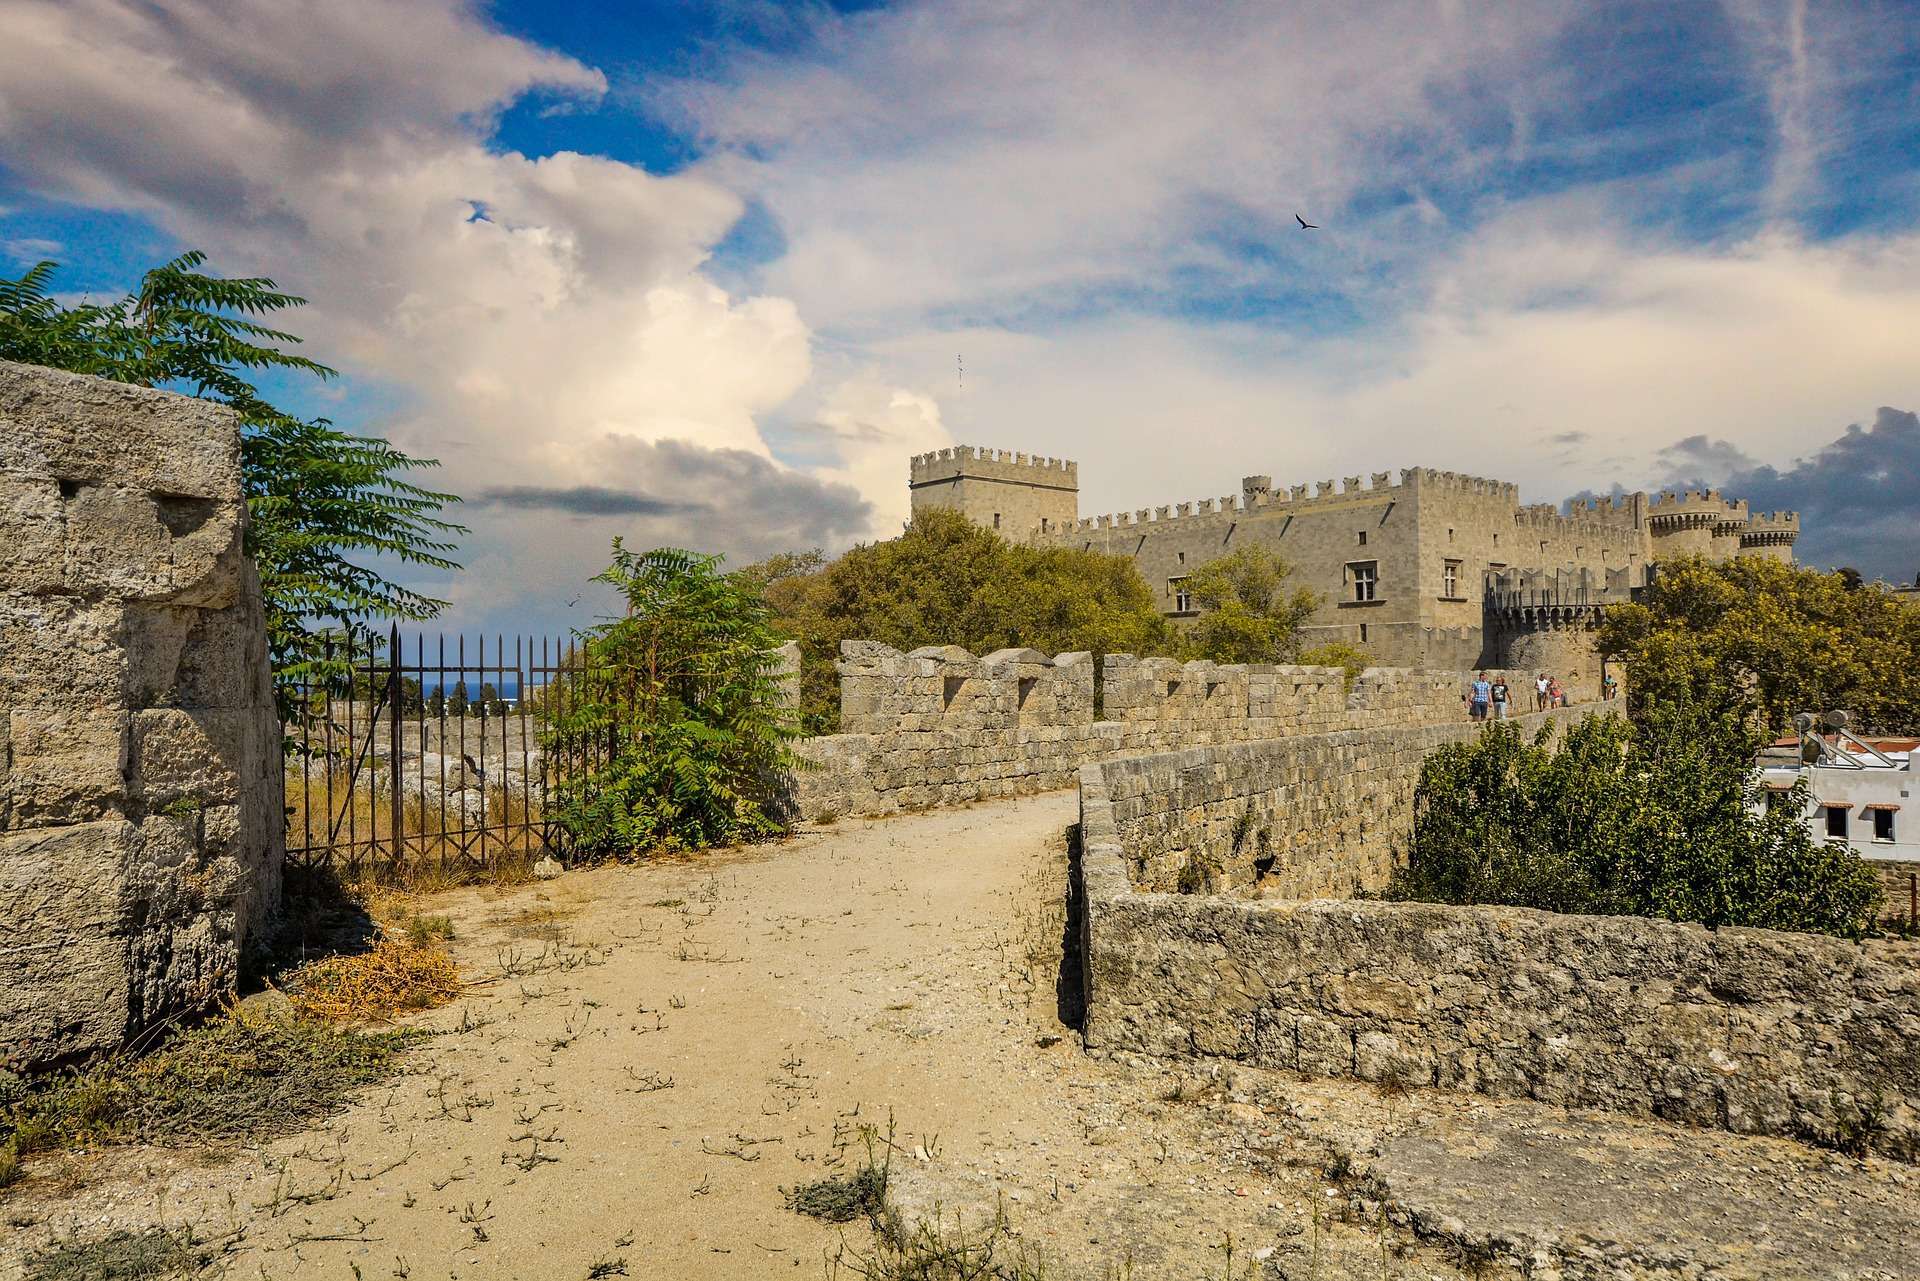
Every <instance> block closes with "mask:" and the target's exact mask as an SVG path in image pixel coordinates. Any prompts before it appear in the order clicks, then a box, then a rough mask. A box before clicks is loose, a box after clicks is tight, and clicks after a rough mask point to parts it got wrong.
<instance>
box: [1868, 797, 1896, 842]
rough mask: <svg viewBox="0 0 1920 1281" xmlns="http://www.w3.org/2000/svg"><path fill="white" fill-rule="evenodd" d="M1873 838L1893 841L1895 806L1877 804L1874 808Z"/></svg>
mask: <svg viewBox="0 0 1920 1281" xmlns="http://www.w3.org/2000/svg"><path fill="white" fill-rule="evenodd" d="M1873 839H1874V840H1876V841H1882V842H1885V843H1887V844H1892V843H1893V807H1892V806H1891V805H1877V806H1875V807H1874V809H1873Z"/></svg>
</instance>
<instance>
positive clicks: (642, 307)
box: [0, 0, 1920, 628]
mask: <svg viewBox="0 0 1920 1281" xmlns="http://www.w3.org/2000/svg"><path fill="white" fill-rule="evenodd" d="M4 4H5V9H6V11H7V22H8V29H9V33H10V36H12V37H13V38H11V39H10V40H9V41H8V42H7V44H6V45H5V47H3V48H0V255H3V256H4V258H5V260H6V266H8V267H10V268H15V269H17V268H19V267H21V266H24V265H25V264H27V263H28V262H30V261H32V260H34V259H36V258H39V257H43V256H44V257H52V258H56V259H58V260H59V261H61V262H62V264H63V266H64V269H63V273H62V276H61V278H60V282H59V284H60V287H61V288H62V289H64V290H67V291H70V292H75V293H80V292H89V291H91V292H114V291H117V290H119V289H122V288H125V287H126V286H127V285H129V284H130V283H131V282H132V280H133V279H134V277H135V276H136V274H137V272H138V270H139V269H140V268H141V267H142V266H144V265H146V264H148V263H150V262H153V261H155V260H158V259H160V258H162V257H164V256H167V255H169V254H171V253H174V252H177V251H178V250H180V249H182V248H185V247H188V246H198V247H200V248H203V249H206V250H207V251H208V252H209V253H210V254H212V256H213V258H214V261H215V263H216V265H217V266H218V267H219V268H220V269H221V270H224V271H228V272H234V273H238V272H266V273H267V274H270V275H273V276H275V277H277V278H278V279H279V280H280V281H281V282H282V283H283V284H284V285H285V286H287V287H288V288H290V289H293V290H294V291H296V292H299V293H302V294H304V295H306V296H307V297H309V298H310V299H311V306H310V307H309V308H308V309H307V310H306V311H305V312H304V313H303V314H302V315H301V316H300V317H299V320H298V322H297V323H298V328H299V329H300V331H301V332H302V333H304V334H306V335H307V336H308V338H309V340H310V341H309V347H310V350H311V354H314V355H316V356H318V357H320V358H322V359H324V360H326V361H328V362H329V363H331V364H334V365H337V366H338V367H340V369H341V370H342V371H343V373H344V375H345V377H343V378H342V379H341V380H340V381H339V382H338V383H336V384H332V385H330V386H328V387H326V388H304V389H303V388H299V387H293V388H289V389H287V395H288V397H289V398H290V399H295V400H297V401H298V402H299V403H300V404H301V405H302V406H303V407H304V408H306V409H308V410H309V411H311V412H315V413H325V414H328V415H329V416H331V417H333V418H335V419H336V420H337V421H340V422H342V423H344V424H346V425H348V426H352V427H355V428H359V429H363V430H367V431H373V432H379V433H382V434H386V435H389V436H391V437H392V438H394V439H395V440H396V441H398V442H399V443H400V444H401V445H402V446H403V447H405V448H408V449H410V450H413V451H414V452H417V453H423V454H430V455H437V456H439V457H441V458H442V459H443V460H444V461H445V463H446V466H445V469H444V474H443V475H442V477H440V479H442V480H444V481H445V483H446V484H448V485H449V486H450V487H451V488H454V489H455V490H457V491H458V492H461V493H462V494H464V495H466V496H467V497H468V499H469V502H468V503H467V504H466V505H465V507H464V509H463V516H462V519H464V520H465V522H466V523H467V524H468V525H469V526H470V527H471V528H472V530H473V533H472V535H471V536H470V538H469V539H468V543H467V546H466V549H465V554H464V555H465V560H466V562H467V564H468V566H469V569H468V571H467V572H466V573H464V574H461V575H458V576H455V577H451V578H448V579H446V580H445V581H442V582H431V581H426V582H423V583H422V585H423V586H426V587H429V588H430V589H435V590H438V591H440V592H441V593H442V594H445V595H447V596H448V597H449V598H450V599H452V600H453V601H454V602H455V607H454V609H453V611H452V612H451V614H450V615H449V619H448V622H449V623H450V624H451V625H455V626H484V627H488V628H496V627H512V628H532V627H543V628H551V627H557V626H563V625H565V624H566V623H568V622H570V621H573V620H574V619H575V617H576V616H577V614H578V612H579V610H580V609H582V608H588V607H591V603H592V598H591V594H590V593H589V599H588V601H587V602H586V603H585V604H583V605H581V606H577V607H572V608H569V606H568V605H567V603H566V602H567V601H568V600H571V599H572V598H573V597H574V596H575V595H576V594H577V593H578V592H579V591H580V589H581V588H580V585H581V584H582V583H583V582H584V580H585V579H586V578H587V577H589V576H590V575H591V574H592V573H593V572H594V571H595V570H596V569H597V568H599V566H600V564H601V563H602V562H603V561H604V558H605V551H606V546H607V542H608V540H609V539H610V538H611V537H612V536H613V535H614V534H616V533H619V534H624V535H626V536H627V537H628V538H629V539H630V540H632V541H640V542H671V543H681V544H687V545H693V546H699V547H704V548H710V549H713V550H718V551H725V552H727V553H728V554H729V555H730V556H732V557H734V558H736V559H739V558H751V557H756V556H760V555H765V554H767V553H769V552H771V551H775V550H780V549H782V548H787V547H795V546H812V545H821V546H825V547H828V548H829V549H832V548H835V547H839V546H844V545H846V544H847V543H848V542H851V541H853V540H855V539H859V538H867V537H873V536H883V535H884V534H885V533H886V532H888V531H889V530H890V529H893V528H897V524H898V521H899V520H900V518H901V516H902V515H903V509H904V503H905V487H904V471H905V456H906V455H908V454H911V453H914V452H919V451H921V450H924V449H927V448H935V447H938V446H940V445H944V444H948V443H954V442H961V441H964V442H968V443H980V444H991V445H997V446H1002V447H1011V448H1017V449H1024V450H1029V451H1033V452H1037V453H1042V454H1051V455H1057V456H1065V457H1073V458H1077V459H1078V460H1079V461H1080V462H1081V483H1082V486H1083V493H1082V503H1081V506H1082V511H1083V513H1085V514H1093V513H1096V512H1100V511H1108V510H1121V509H1129V508H1134V507H1140V506H1145V505H1148V504H1157V503H1168V502H1175V501H1179V500H1182V499H1185V498H1191V497H1195V496H1198V495H1203V494H1205V495H1211V494H1219V493H1224V492H1229V491H1231V490H1233V489H1235V488H1237V484H1238V479H1239V477H1240V476H1241V475H1243V474H1248V473H1254V472H1261V473H1270V474H1272V475H1273V476H1274V477H1275V479H1276V481H1280V482H1282V483H1300V482H1304V481H1310V480H1317V479H1321V478H1324V477H1328V476H1341V475H1349V474H1353V473H1364V472H1372V471H1376V470H1381V469H1383V468H1387V467H1396V466H1415V465H1423V466H1440V467H1446V468H1451V469H1455V470H1463V471H1469V472H1476V473H1480V474H1487V475H1493V476H1497V477H1500V478H1503V479H1511V480H1517V481H1519V482H1520V483H1521V485H1522V487H1523V490H1524V492H1525V494H1526V496H1527V498H1528V499H1529V500H1530V501H1545V500H1557V499H1559V498H1562V497H1564V496H1566V495H1568V494H1572V493H1575V492H1580V491H1585V490H1599V491H1604V490H1606V489H1608V488H1611V487H1613V486H1616V485H1625V486H1628V487H1642V486H1658V485H1662V484H1666V483H1673V482H1680V481H1696V480H1698V481H1704V482H1708V483H1721V482H1727V483H1734V482H1739V483H1743V484H1746V485H1748V486H1749V487H1751V488H1753V489H1754V490H1755V496H1756V498H1757V499H1758V498H1759V497H1760V495H1762V494H1764V495H1765V501H1766V502H1767V503H1787V502H1792V503H1795V504H1797V505H1800V506H1802V507H1804V508H1805V509H1806V513H1807V520H1808V522H1809V523H1810V524H1811V523H1813V522H1815V521H1821V522H1824V524H1825V528H1826V529H1827V531H1828V532H1827V533H1824V534H1822V535H1821V536H1819V537H1813V536H1811V535H1810V536H1809V537H1808V538H1807V539H1806V540H1805V542H1804V543H1803V548H1802V550H1803V551H1805V552H1807V553H1808V555H1809V558H1810V559H1812V558H1818V559H1823V560H1828V561H1835V562H1838V561H1846V562H1850V563H1855V564H1858V565H1860V567H1861V568H1863V569H1865V570H1867V571H1868V572H1869V573H1879V574H1885V575H1888V576H1897V577H1901V578H1911V577H1912V576H1913V573H1914V572H1915V570H1916V569H1920V535H1916V534H1915V533H1914V532H1913V531H1914V530H1916V529H1920V521H1917V520H1915V519H1914V517H1916V516H1920V492H1916V491H1920V486H1915V485H1910V484H1907V483H1905V482H1906V478H1907V475H1908V474H1910V473H1909V472H1908V471H1907V470H1905V469H1910V468H1920V422H1916V421H1915V420H1913V418H1912V415H1911V412H1910V411H1912V410H1913V409H1915V408H1916V407H1920V362H1915V361H1914V360H1913V359H1912V355H1911V351H1912V335H1913V334H1915V333H1920V160H1917V159H1916V158H1920V77H1916V76H1915V75H1914V74H1913V72H1912V68H1913V67H1914V66H1916V65H1920V11H1916V9H1915V8H1914V6H1912V5H1911V4H1907V3H1892V2H1887V3H1879V4H1875V3H1849V4H1844V5H1840V4H1832V5H1819V4H1813V3H1810V2H1808V0H1799V2H1796V0H1725V2H1724V3H1720V4H1708V3H1700V4H1689V5H1677V6H1676V5H1665V4H1651V3H1647V4H1613V5H1600V6H1595V5H1590V4H1582V3H1572V2H1571V0H1568V2H1567V3H1554V2H1552V0H1542V2H1540V3H1535V4H1528V5H1525V6H1518V7H1516V6H1510V5H1495V4H1491V3H1480V2H1478V0H1379V2H1378V3H1373V4H1362V5H1353V6H1337V7H1336V6H1323V5H1307V4H1300V5H1275V4H1264V3H1263V4H1247V5H1244V6H1242V5H1235V4H1222V5H1215V6H1209V7H1207V8H1205V9H1204V10H1202V9H1175V8H1169V7H1167V6H1159V5H1148V4H1138V5H1135V4H1125V3H1102V4H1095V3H1091V0H1088V2H1087V3H1074V2H1072V0H1056V2H1054V3H1048V4H1044V5H1043V4H1037V3H1036V4H1024V5H1023V4H993V5H987V4H981V3H958V2H957V0H956V2H951V3H940V2H938V0H926V2H924V3H913V4H878V5H858V6H841V7H838V8H835V7H830V6H826V5H780V4H770V3H747V2H744V0H743V2H736V3H717V4H709V5H700V4H666V3H650V4H584V3H578V4H566V3H541V4H533V3H507V4H497V5H494V6H491V7H477V6H472V5H467V4H462V3H458V2H457V0H339V2H338V3H336V4H331V5H328V6H325V7H324V8H320V9H316V8H313V7H311V6H304V5H300V4H296V3H295V2H294V0H229V2H225V3H218V4H216V3H213V2H212V0H206V2H204V3H189V2H187V0H169V2H167V3H161V4H157V5H143V4H135V3H132V0H70V2H67V3H51V2H42V0H4ZM1295 212H1301V213H1304V214H1306V215H1307V217H1308V218H1309V219H1310V220H1312V221H1314V222H1316V223H1319V224H1320V229H1319V230H1316V231H1313V232H1301V231H1300V230H1299V228H1298V227H1297V226H1296V225H1295V223H1294V221H1293V215H1294V213H1295ZM956 357H963V358H964V360H965V365H966V369H967V377H966V380H965V383H964V385H962V383H961V382H960V380H959V379H958V378H957V377H956V370H955V365H956ZM1850 427H1853V428H1856V430H1853V431H1851V432H1850V431H1849V428H1850Z"/></svg>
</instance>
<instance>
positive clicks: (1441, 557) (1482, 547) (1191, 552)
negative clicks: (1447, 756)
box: [908, 445, 1800, 690]
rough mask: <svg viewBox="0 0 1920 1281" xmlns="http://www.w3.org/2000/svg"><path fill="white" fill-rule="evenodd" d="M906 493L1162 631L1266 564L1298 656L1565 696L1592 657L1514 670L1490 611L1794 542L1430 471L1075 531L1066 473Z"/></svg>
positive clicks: (1257, 494)
mask: <svg viewBox="0 0 1920 1281" xmlns="http://www.w3.org/2000/svg"><path fill="white" fill-rule="evenodd" d="M908 485H909V490H910V493H911V497H912V503H913V508H914V510H916V511H919V510H923V509H925V508H927V507H933V506H942V507H952V508H956V509H957V510H959V511H961V512H963V513H965V514H966V515H967V516H968V517H969V518H970V519H972V520H973V521H975V522H976V523H978V524H982V525H986V526H988V527H989V528H993V529H997V530H999V531H1000V532H1001V533H1002V534H1003V535H1005V536H1006V537H1008V538H1010V539H1014V540H1016V541H1028V542H1034V543H1041V544H1046V545H1050V546H1057V547H1074V548H1081V549H1084V550H1090V551H1100V552H1108V553H1111V554H1114V555H1120V556H1126V557H1128V558H1129V559H1131V560H1132V561H1133V562H1134V563H1135V564H1136V565H1138V566H1139V568H1140V572H1141V574H1142V575H1143V576H1144V577H1145V578H1146V580H1147V586H1148V587H1149V588H1151V589H1152V591H1153V593H1154V595H1155V597H1156V598H1157V599H1158V601H1159V605H1160V608H1161V610H1162V611H1163V612H1164V613H1166V614H1167V615H1169V616H1170V617H1173V618H1184V617H1191V616H1193V614H1194V612H1195V606H1194V602H1193V601H1192V599H1191V598H1190V597H1189V596H1187V595H1186V593H1185V589H1184V587H1183V584H1184V583H1185V582H1186V581H1187V576H1188V575H1189V574H1191V573H1192V572H1193V571H1194V570H1195V569H1197V568H1199V567H1200V566H1201V565H1204V564H1206V563H1207V562H1208V561H1211V560H1216V559H1218V558H1220V557H1222V556H1225V555H1228V554H1229V553H1231V552H1234V551H1236V550H1238V549H1239V548H1242V547H1247V546H1255V547H1264V548H1267V549H1269V550H1272V551H1274V552H1277V553H1279V554H1280V555H1282V556H1284V557H1286V559H1287V560H1288V561H1289V562H1291V563H1292V564H1293V566H1294V568H1295V573H1296V576H1297V581H1298V582H1300V583H1301V584H1302V585H1304V586H1306V587H1308V588H1311V589H1312V590H1313V591H1314V592H1316V593H1318V594H1319V595H1320V597H1321V598H1322V602H1323V603H1322V605H1321V607H1320V609H1319V610H1318V611H1317V612H1316V613H1315V614H1314V616H1313V618H1312V619H1311V620H1310V621H1309V623H1308V625H1307V627H1306V628H1305V631H1304V635H1305V637H1306V640H1307V643H1308V644H1309V645H1313V644H1319V643H1321V642H1324V641H1333V640H1344V641H1350V642H1353V643H1356V644H1359V645H1362V646H1364V647H1365V648H1366V649H1367V651H1368V652H1369V653H1370V654H1372V655H1373V656H1374V658H1375V660H1376V661H1378V662H1380V663H1381V664H1383V665H1389V666H1398V667H1417V668H1435V669H1445V670H1457V669H1462V668H1472V667H1508V668H1523V667H1528V666H1529V663H1530V662H1531V661H1532V660H1533V659H1534V658H1535V657H1538V658H1540V659H1541V660H1542V661H1547V662H1569V663H1571V664H1572V665H1573V666H1572V668H1570V669H1569V670H1561V669H1560V668H1558V667H1554V668H1550V669H1549V670H1552V671H1554V672H1555V674H1557V675H1560V676H1561V677H1562V678H1563V680H1564V679H1566V678H1567V676H1568V675H1569V671H1571V670H1578V671H1579V673H1580V675H1579V677H1578V679H1579V681H1580V683H1581V686H1582V688H1588V687H1591V688H1592V689H1595V690H1597V689H1598V688H1599V676H1598V671H1597V669H1598V660H1597V658H1595V657H1594V656H1593V654H1592V652H1591V644H1590V643H1589V644H1587V646H1586V648H1585V650H1583V651H1576V652H1573V653H1572V654H1570V655H1569V654H1566V653H1563V652H1561V649H1560V648H1558V647H1556V648H1554V649H1553V650H1552V651H1551V652H1548V653H1545V654H1540V655H1520V656H1516V655H1515V654H1512V653H1509V652H1508V651H1507V646H1508V644H1509V643H1510V642H1511V641H1512V640H1513V639H1514V638H1516V637H1517V636H1519V635H1522V634H1524V632H1525V631H1526V630H1527V628H1528V626H1529V625H1530V623H1531V621H1532V620H1531V619H1529V618H1527V617H1525V616H1510V617H1508V618H1506V619H1505V620H1504V622H1505V626H1500V627H1495V626H1490V625H1489V619H1488V618H1487V614H1488V611H1489V609H1490V608H1491V607H1493V606H1494V605H1495V604H1496V602H1510V601H1511V600H1512V599H1513V598H1514V594H1515V593H1516V592H1518V593H1521V594H1523V595H1524V596H1525V597H1526V598H1527V599H1530V600H1532V601H1534V602H1536V603H1537V602H1539V601H1542V600H1545V599H1549V598H1551V599H1553V600H1558V601H1561V602H1563V603H1571V602H1573V601H1575V600H1580V601H1583V602H1586V601H1596V600H1597V599H1598V597H1599V596H1600V595H1601V594H1603V593H1605V594H1610V595H1611V596H1612V597H1613V598H1616V599H1622V600H1624V599H1626V596H1627V593H1628V592H1630V591H1631V590H1632V589H1633V588H1637V587H1640V586H1642V585H1644V584H1645V583H1646V581H1647V575H1648V573H1649V572H1650V570H1651V568H1652V567H1653V566H1654V565H1655V564H1656V563H1657V562H1658V561H1659V560H1661V559H1663V558H1666V559H1670V558H1672V557H1674V556H1677V555H1682V554H1697V555H1702V556H1706V557H1709V558H1710V559H1715V560H1726V559H1729V558H1732V557H1735V556H1762V557H1774V558H1779V559H1782V560H1788V561H1791V560H1792V559H1793V543H1794V540H1795V539H1796V538H1797V537H1798V536H1799V531H1800V517H1799V515H1798V514H1797V513H1794V512H1766V513H1753V512H1749V511H1748V509H1747V504H1746V502H1745V501H1744V500H1740V499H1729V498H1726V497H1724V496H1722V495H1721V494H1720V493H1719V492H1717V491H1713V490H1706V491H1688V492H1685V493H1667V494H1660V495H1648V494H1638V493H1636V494H1627V495H1623V496H1620V497H1618V498H1611V499H1605V500H1589V501H1587V502H1584V503H1575V504H1573V505H1572V506H1571V508H1570V509H1569V510H1568V511H1566V512H1561V511H1559V510H1557V509H1555V508H1554V507H1553V506H1551V505H1541V504H1534V505H1522V503H1521V502H1520V490H1519V487H1518V486H1517V485H1513V484H1510V483H1507V482H1505V481H1499V480H1489V479H1485V478H1483V477H1478V476H1467V475H1462V474H1460V473H1457V472H1451V471H1438V470H1435V469H1433V468H1430V467H1409V468H1405V469H1403V470H1401V471H1400V472H1399V473H1398V476H1397V478H1396V475H1395V473H1393V472H1388V471H1382V472H1374V473H1372V474H1371V475H1369V476H1365V477H1362V476H1347V477H1345V478H1343V479H1341V480H1340V481H1339V482H1338V484H1336V483H1335V481H1334V480H1333V479H1332V478H1328V479H1325V480H1320V481H1316V482H1314V483H1312V484H1297V485H1292V486H1286V485H1281V486H1276V485H1274V483H1273V480H1272V478H1271V477H1269V476H1247V477H1244V478H1243V479H1242V480H1241V482H1240V489H1239V492H1237V493H1229V494H1221V495H1217V496H1213V495H1209V496H1206V497H1202V498H1198V499H1195V500H1193V501H1189V502H1177V503H1168V504H1164V505H1160V506H1154V507H1143V508H1140V509H1139V510H1137V511H1129V512H1117V513H1114V514H1112V515H1105V516H1082V515H1080V514H1079V505H1078V504H1079V487H1080V479H1079V467H1078V465H1077V464H1075V463H1072V462H1067V461H1063V460H1061V459H1056V458H1043V457H1040V456H1037V455H1036V456H1028V455H1026V454H1018V453H1013V452H1011V451H1008V450H995V449H981V448H977V447H975V446H971V445H956V446H953V447H950V448H947V449H942V450H936V451H934V452H933V453H929V454H921V455H918V456H916V457H914V458H913V459H912V461H911V465H910V471H909V479H908ZM1563 639H1566V638H1563ZM1571 639H1582V637H1580V636H1578V635H1576V636H1574V637H1572V638H1571ZM1532 670H1538V669H1537V668H1534V669H1532Z"/></svg>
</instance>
